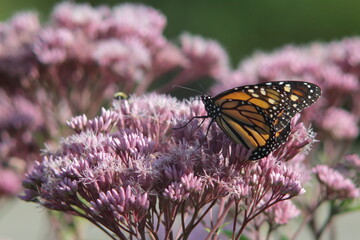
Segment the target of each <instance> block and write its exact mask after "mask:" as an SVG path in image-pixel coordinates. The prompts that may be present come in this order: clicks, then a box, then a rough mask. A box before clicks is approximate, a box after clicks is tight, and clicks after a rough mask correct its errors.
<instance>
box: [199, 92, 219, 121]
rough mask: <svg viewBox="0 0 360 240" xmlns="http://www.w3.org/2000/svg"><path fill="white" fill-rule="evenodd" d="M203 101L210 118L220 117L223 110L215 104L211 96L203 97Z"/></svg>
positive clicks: (205, 95)
mask: <svg viewBox="0 0 360 240" xmlns="http://www.w3.org/2000/svg"><path fill="white" fill-rule="evenodd" d="M201 101H202V102H203V103H204V105H205V110H206V112H207V114H208V117H210V118H216V117H217V116H219V114H220V110H221V109H220V107H218V106H217V105H216V104H215V101H214V99H213V98H212V97H211V96H209V95H207V94H204V95H202V96H201Z"/></svg>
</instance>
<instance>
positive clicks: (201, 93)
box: [173, 85, 204, 95]
mask: <svg viewBox="0 0 360 240" xmlns="http://www.w3.org/2000/svg"><path fill="white" fill-rule="evenodd" d="M174 87H178V88H182V89H186V90H190V91H193V92H196V93H199V94H200V95H203V94H204V92H201V91H199V90H196V89H193V88H188V87H184V86H180V85H174V86H173V88H174Z"/></svg>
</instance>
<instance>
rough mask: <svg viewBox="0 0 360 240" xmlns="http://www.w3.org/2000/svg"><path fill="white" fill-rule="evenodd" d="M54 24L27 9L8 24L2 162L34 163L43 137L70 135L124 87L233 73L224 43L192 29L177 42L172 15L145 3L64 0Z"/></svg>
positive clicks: (2, 65) (4, 29)
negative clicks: (167, 32) (69, 125)
mask: <svg viewBox="0 0 360 240" xmlns="http://www.w3.org/2000/svg"><path fill="white" fill-rule="evenodd" d="M46 22H48V23H47V24H44V25H41V24H40V21H39V18H38V15H37V14H36V13H34V12H22V13H19V14H17V15H15V16H14V17H13V18H12V19H10V20H9V21H7V22H3V23H0V35H1V38H0V77H1V83H0V86H1V88H2V89H3V90H4V91H1V92H0V109H2V110H3V113H4V114H2V116H1V119H0V149H1V155H2V156H1V159H0V162H1V166H5V165H9V164H8V163H7V162H9V161H11V159H13V158H16V159H19V160H20V161H24V162H26V164H27V163H30V164H31V163H32V162H33V161H34V159H36V156H37V155H38V154H39V153H40V148H42V147H43V141H46V142H47V143H48V144H51V141H53V140H54V139H58V138H59V137H60V136H62V135H63V134H68V132H66V130H64V129H65V128H64V125H65V122H66V121H67V120H68V119H70V118H71V116H74V115H78V114H89V115H94V114H96V113H97V111H98V109H99V108H100V106H101V105H103V104H106V102H109V101H110V100H111V99H112V97H113V94H114V93H115V92H117V91H123V92H125V93H131V92H133V93H136V94H138V95H141V94H143V93H144V92H146V91H147V90H148V89H149V88H153V85H156V86H158V89H159V91H171V90H172V87H173V84H174V83H175V84H179V85H181V84H184V83H188V82H190V81H196V80H198V78H199V77H204V76H212V77H216V76H219V75H221V74H223V73H224V72H227V71H228V59H227V55H226V52H225V51H224V50H223V49H222V47H221V46H220V45H219V44H218V43H216V42H215V41H212V40H206V39H203V38H201V37H196V36H191V35H190V34H184V35H183V36H181V37H180V46H177V45H175V44H174V43H172V42H170V41H169V40H168V39H166V37H165V36H164V35H163V31H164V28H165V26H166V17H165V16H164V15H163V14H162V13H161V12H159V11H158V10H156V9H153V8H151V7H148V6H145V5H141V4H121V5H118V6H115V7H113V8H110V7H108V6H101V7H92V6H90V5H89V4H76V3H73V2H63V3H59V4H58V5H57V6H56V7H55V8H54V10H53V12H52V14H51V15H50V19H49V20H48V21H46ZM170 72H174V73H175V74H168V73H170ZM170 75H171V76H172V77H168V76H170ZM159 83H162V84H163V85H162V86H160V87H159V85H161V84H159ZM160 88H161V89H162V90H160ZM99 124H102V123H99ZM103 127H105V126H103ZM33 132H36V134H32V133H33ZM26 164H25V168H27V166H26ZM23 165H24V164H23ZM25 170H26V169H22V170H21V171H19V173H20V174H19V178H22V174H23V173H24V171H25Z"/></svg>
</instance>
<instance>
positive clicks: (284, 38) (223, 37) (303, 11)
mask: <svg viewBox="0 0 360 240" xmlns="http://www.w3.org/2000/svg"><path fill="white" fill-rule="evenodd" d="M58 2H60V1H55V0H31V1H29V0H17V1H5V0H1V1H0V3H1V4H0V6H1V7H0V21H6V20H7V19H9V18H10V17H11V16H12V15H13V14H15V13H16V12H19V11H23V10H35V11H37V12H39V14H40V17H41V19H42V20H43V21H46V19H48V15H49V13H50V12H51V10H52V9H53V7H54V5H55V4H56V3H58ZM75 2H78V3H81V2H87V3H90V4H92V5H101V4H106V5H110V6H113V5H116V4H119V3H122V2H140V3H143V4H146V5H149V6H152V7H154V8H156V9H158V10H160V11H161V12H162V13H163V14H164V15H165V16H166V17H167V26H166V29H165V33H164V35H165V36H166V37H167V38H168V39H169V40H174V41H176V40H177V37H178V36H179V35H180V34H181V33H183V32H190V33H192V34H197V35H201V36H203V37H206V38H212V39H215V40H217V41H218V42H219V43H220V44H221V45H222V46H223V47H224V48H225V49H226V50H227V52H228V54H229V56H230V59H231V64H232V66H233V67H234V68H235V67H236V66H237V65H238V63H239V62H240V61H241V60H242V59H245V58H246V57H248V56H250V55H251V54H253V53H255V52H256V51H265V52H271V51H273V50H275V49H277V48H280V47H283V46H285V45H288V44H296V45H304V44H307V43H310V42H329V41H333V40H339V39H342V38H344V37H348V36H360V14H359V11H360V1H357V0H342V1H338V0H318V1H313V0H301V1H294V0H293V1H291V0H276V1H269V0H258V1H249V0H242V1H241V0H225V1H224V0H222V1H221V0H208V1H191V0H182V1H176V0H162V1H161V0H154V1H114V0H108V1H96V0H91V1H75ZM0 114H1V113H0ZM43 214H44V211H42V210H41V209H39V208H36V206H35V204H30V203H23V202H21V201H20V200H18V201H15V202H13V203H11V204H8V206H7V207H5V208H4V207H2V208H1V210H0V239H48V237H49V235H48V234H47V230H46V229H47V226H48V224H49V223H48V222H46V220H45V219H46V218H45V216H43ZM358 221H359V215H358V214H349V215H345V216H342V217H341V219H340V221H339V225H340V226H339V228H338V232H337V235H338V239H358V238H357V236H360V229H359V228H358V227H354V226H356V225H358ZM101 236H103V235H101V234H100V233H97V232H94V233H93V232H92V228H91V227H90V228H89V231H88V237H87V239H101V238H102V237H101ZM325 237H326V238H327V237H329V239H330V236H325Z"/></svg>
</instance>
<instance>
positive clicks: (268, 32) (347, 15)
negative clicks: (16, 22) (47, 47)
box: [0, 0, 360, 67]
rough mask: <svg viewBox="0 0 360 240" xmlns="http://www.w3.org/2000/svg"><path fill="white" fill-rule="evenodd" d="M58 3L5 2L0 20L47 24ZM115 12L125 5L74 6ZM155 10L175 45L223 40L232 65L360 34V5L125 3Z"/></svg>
mask: <svg viewBox="0 0 360 240" xmlns="http://www.w3.org/2000/svg"><path fill="white" fill-rule="evenodd" d="M58 2H60V1H56V0H32V1H28V0H17V1H5V0H2V3H1V8H0V20H1V21H4V20H6V19H8V18H9V17H11V16H12V14H14V13H15V12H18V11H20V10H29V9H32V10H36V11H38V12H39V13H40V16H41V19H42V20H44V21H46V19H47V17H48V14H49V13H50V12H51V9H52V8H53V6H54V5H55V4H56V3H58ZM75 2H79V3H80V2H88V3H91V4H92V5H100V4H107V5H110V6H113V5H116V4H119V3H121V2H124V1H115V0H107V1H97V0H91V1H75ZM126 2H142V3H144V4H147V5H150V6H152V7H154V8H156V9H158V10H160V11H161V12H163V13H164V15H165V16H166V17H167V20H168V23H167V27H166V29H165V36H166V37H167V38H169V39H170V40H176V39H177V37H178V36H179V35H180V34H181V33H183V32H185V31H187V32H190V33H193V34H199V35H202V36H204V37H208V38H213V39H216V40H218V41H219V42H220V43H221V44H222V45H223V46H224V47H225V48H226V50H227V51H228V53H229V55H230V58H231V63H232V65H233V66H234V67H236V66H237V64H238V63H239V61H240V60H241V59H244V58H245V57H246V56H249V55H251V54H252V53H253V52H254V51H257V50H263V51H270V50H273V49H276V48H279V47H281V46H284V45H286V44H306V43H309V42H312V41H331V40H336V39H341V38H343V37H346V36H354V35H359V34H360V14H359V10H360V1H357V0H342V1H338V0H317V1H313V0H298V1H295V0H274V1H270V0H257V1H250V0H222V1H221V0H208V1H190V0H183V1H178V0H177V1H176V0H162V1H161V0H153V1H126Z"/></svg>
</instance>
